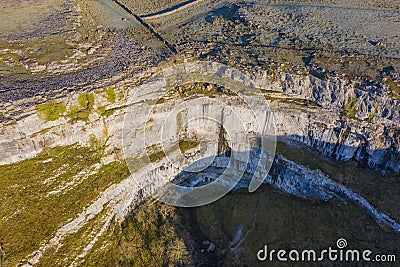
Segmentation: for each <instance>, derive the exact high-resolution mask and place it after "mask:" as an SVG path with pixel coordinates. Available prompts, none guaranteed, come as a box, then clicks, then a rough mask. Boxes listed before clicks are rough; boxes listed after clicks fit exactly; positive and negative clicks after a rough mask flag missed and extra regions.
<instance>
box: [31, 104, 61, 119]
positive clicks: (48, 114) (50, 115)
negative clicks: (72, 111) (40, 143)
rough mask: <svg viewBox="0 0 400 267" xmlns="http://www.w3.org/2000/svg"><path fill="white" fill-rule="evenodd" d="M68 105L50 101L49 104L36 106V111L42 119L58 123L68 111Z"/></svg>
mask: <svg viewBox="0 0 400 267" xmlns="http://www.w3.org/2000/svg"><path fill="white" fill-rule="evenodd" d="M66 109H67V108H66V105H65V103H64V102H60V103H57V102H56V101H54V100H53V101H50V102H49V103H47V104H42V105H38V106H36V111H37V114H38V116H39V118H40V119H42V120H45V121H56V120H58V119H59V118H60V117H61V116H62V114H63V113H64V112H65V111H66Z"/></svg>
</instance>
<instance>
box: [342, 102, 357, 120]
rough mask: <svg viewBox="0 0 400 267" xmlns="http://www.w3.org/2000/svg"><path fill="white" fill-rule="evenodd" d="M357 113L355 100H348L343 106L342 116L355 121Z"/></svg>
mask: <svg viewBox="0 0 400 267" xmlns="http://www.w3.org/2000/svg"><path fill="white" fill-rule="evenodd" d="M357 113H358V104H357V100H356V99H349V100H347V101H346V103H344V105H343V115H344V116H345V117H347V118H349V119H355V118H356V115H357Z"/></svg>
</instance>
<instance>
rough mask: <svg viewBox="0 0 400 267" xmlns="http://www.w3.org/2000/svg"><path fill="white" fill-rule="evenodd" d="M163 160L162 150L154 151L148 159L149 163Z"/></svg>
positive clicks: (163, 153)
mask: <svg viewBox="0 0 400 267" xmlns="http://www.w3.org/2000/svg"><path fill="white" fill-rule="evenodd" d="M163 158H165V152H164V151H163V150H156V151H153V152H151V153H150V154H149V159H150V162H151V163H155V162H158V161H160V160H162V159H163Z"/></svg>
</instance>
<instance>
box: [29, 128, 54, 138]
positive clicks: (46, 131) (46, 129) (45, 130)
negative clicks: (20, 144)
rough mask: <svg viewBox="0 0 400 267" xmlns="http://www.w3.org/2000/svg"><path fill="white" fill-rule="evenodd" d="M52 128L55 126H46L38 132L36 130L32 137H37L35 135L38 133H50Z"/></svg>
mask: <svg viewBox="0 0 400 267" xmlns="http://www.w3.org/2000/svg"><path fill="white" fill-rule="evenodd" d="M52 128H53V127H49V128H45V129H43V130H40V131H38V132H36V133H33V134H32V135H31V138H35V137H36V136H38V135H43V134H46V133H48V132H49V131H50V130H51V129H52Z"/></svg>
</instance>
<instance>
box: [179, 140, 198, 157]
mask: <svg viewBox="0 0 400 267" xmlns="http://www.w3.org/2000/svg"><path fill="white" fill-rule="evenodd" d="M199 144H200V142H199V141H197V140H180V141H179V149H180V150H181V152H182V154H185V153H186V151H188V150H190V149H192V148H195V147H198V146H199Z"/></svg>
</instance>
